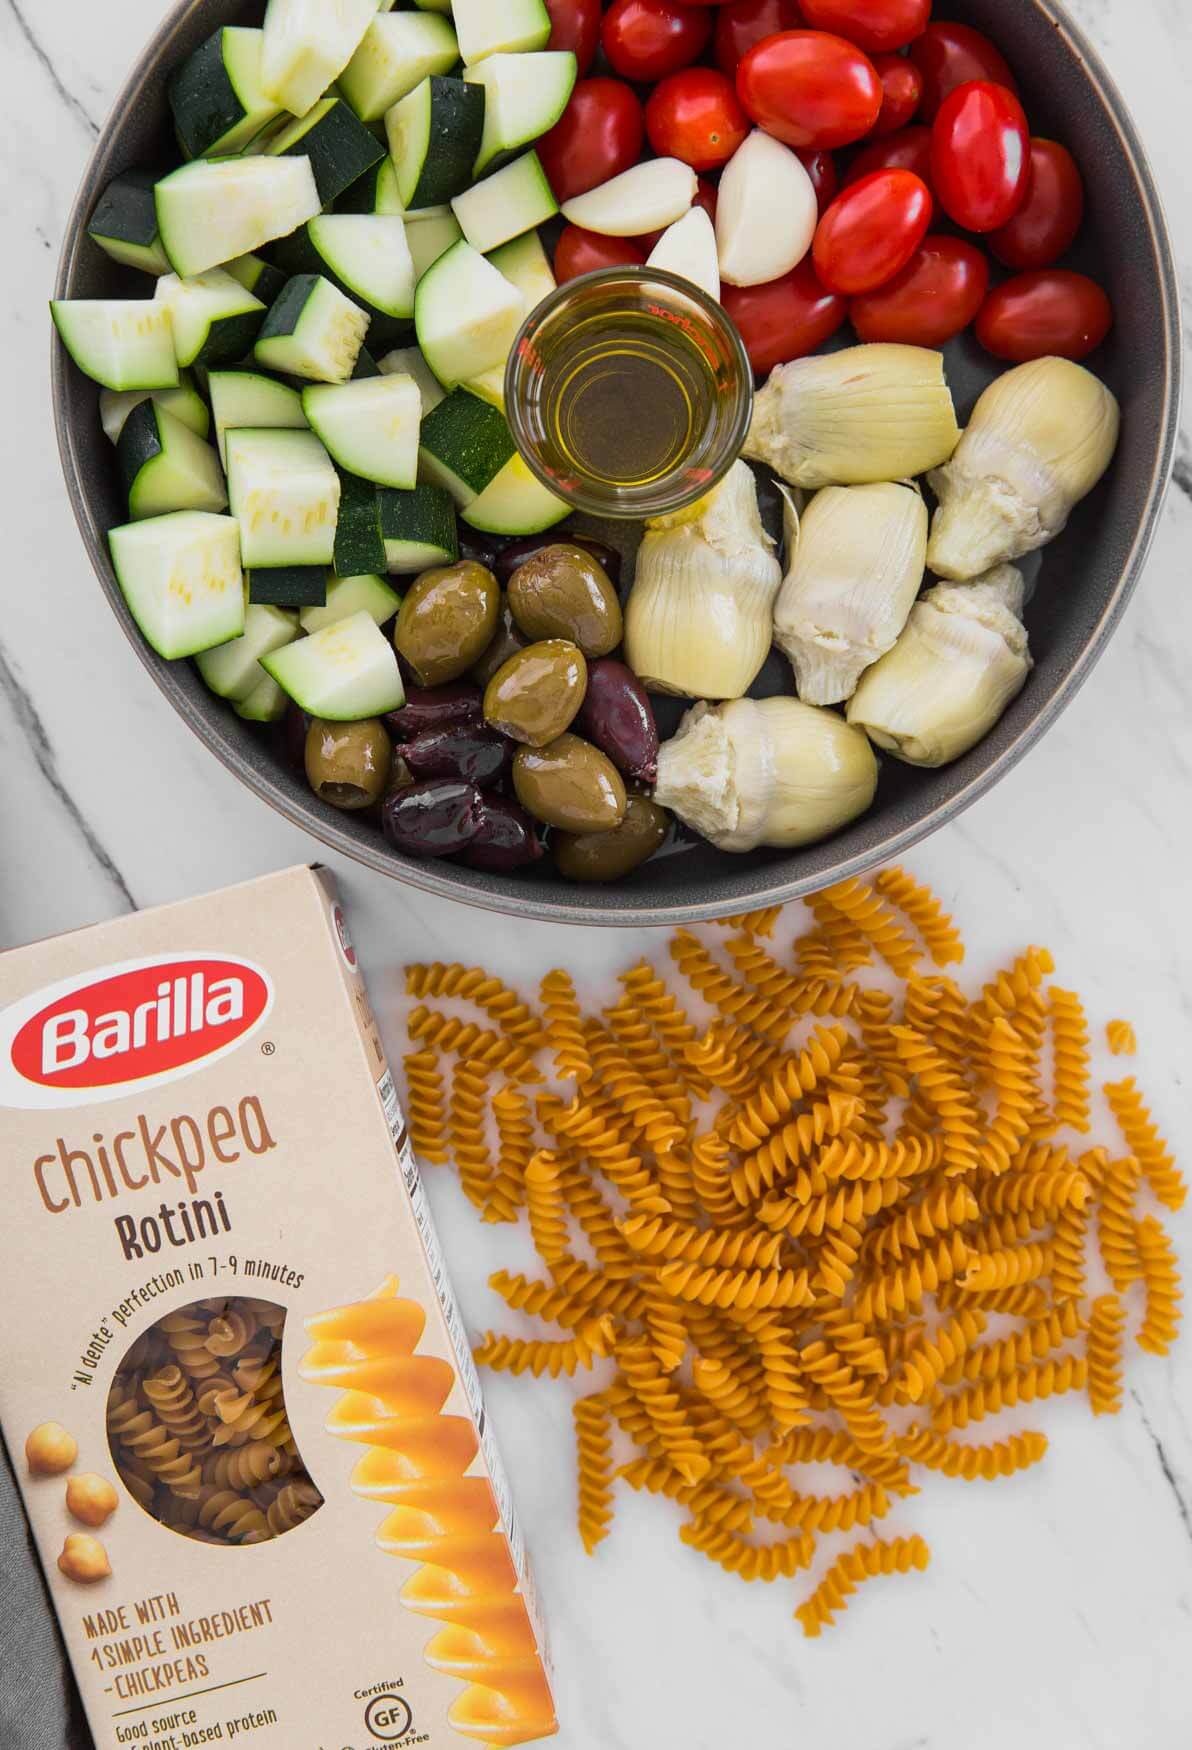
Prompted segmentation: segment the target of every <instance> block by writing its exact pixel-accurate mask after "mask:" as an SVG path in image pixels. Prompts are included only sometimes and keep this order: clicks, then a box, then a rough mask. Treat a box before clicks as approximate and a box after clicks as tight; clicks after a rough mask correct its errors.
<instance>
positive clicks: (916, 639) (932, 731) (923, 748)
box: [848, 565, 1034, 767]
mask: <svg viewBox="0 0 1192 1750" xmlns="http://www.w3.org/2000/svg"><path fill="white" fill-rule="evenodd" d="M1024 595H1025V585H1024V582H1023V577H1022V573H1021V572H1020V571H1019V570H1018V569H1017V567H1016V566H1013V565H999V566H997V567H996V568H995V569H994V570H992V571H990V572H988V573H987V574H986V575H985V576H984V577H981V578H978V579H977V580H976V581H974V582H972V583H965V584H938V585H937V586H936V587H935V588H934V589H930V590H928V592H927V594H926V595H925V596H924V597H923V599H922V600H921V601H919V602H917V603H916V604H915V606H914V607H913V608H912V610H911V614H910V618H909V619H908V621H907V624H906V629H905V630H904V632H903V634H902V636H901V638H899V640H898V642H897V644H896V645H895V646H894V648H893V650H891V651H890V652H889V654H888V655H886V656H883V657H882V659H881V661H880V662H877V663H875V664H874V666H873V667H872V668H871V669H869V670H868V671H867V672H866V673H865V675H864V676H863V677H862V679H861V684H860V685H859V686H858V688H857V690H856V692H855V693H854V694H853V697H852V699H851V700H850V702H849V707H848V720H849V722H850V723H852V724H855V725H857V726H858V727H859V728H862V729H864V730H865V732H866V734H867V735H868V736H869V738H870V739H871V740H872V741H873V742H875V743H876V745H877V746H878V747H880V748H883V749H885V750H886V751H887V752H889V753H892V754H894V755H895V756H896V757H897V758H898V759H900V760H904V761H905V762H906V763H907V764H908V765H914V766H932V767H934V766H944V765H948V764H950V763H951V761H953V760H955V759H959V758H960V756H961V754H964V753H967V752H968V751H969V749H970V748H972V747H975V746H976V744H977V743H978V742H979V741H981V740H982V739H983V738H984V737H985V736H986V735H988V733H989V731H990V730H991V729H992V728H993V727H994V725H995V724H996V723H997V722H998V721H999V719H1000V718H1001V717H1002V715H1003V713H1004V712H1005V710H1006V707H1007V706H1008V705H1009V704H1010V702H1011V701H1012V700H1013V699H1015V698H1016V697H1017V696H1018V694H1019V693H1020V692H1021V691H1022V689H1023V687H1024V686H1025V685H1026V680H1027V676H1028V675H1029V674H1030V671H1031V669H1032V667H1033V666H1034V664H1033V662H1032V660H1031V655H1030V648H1029V643H1028V639H1027V633H1026V628H1025V626H1024V625H1023V624H1022V618H1021V615H1022V606H1023V599H1024Z"/></svg>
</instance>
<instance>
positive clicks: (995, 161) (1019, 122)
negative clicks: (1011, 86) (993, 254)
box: [931, 79, 1030, 232]
mask: <svg viewBox="0 0 1192 1750" xmlns="http://www.w3.org/2000/svg"><path fill="white" fill-rule="evenodd" d="M1029 168H1030V133H1029V130H1028V128H1027V122H1026V116H1025V114H1024V113H1023V108H1022V105H1021V104H1020V103H1019V101H1018V99H1017V98H1016V97H1015V95H1014V93H1013V92H1012V91H1007V90H1006V88H1005V86H1004V85H991V84H990V83H989V81H988V80H984V79H977V80H974V81H973V83H972V84H970V85H959V86H957V88H956V90H955V91H954V92H953V93H952V94H951V96H950V97H945V99H944V101H943V103H942V104H941V105H940V112H939V114H938V115H937V116H936V118H935V121H934V122H933V124H932V128H931V184H932V187H933V188H934V190H935V195H936V199H937V200H938V201H939V203H940V205H941V206H942V207H943V209H944V211H945V212H946V213H947V215H948V217H949V218H950V219H952V220H954V221H955V223H956V224H958V225H962V226H963V227H964V229H965V230H966V231H977V232H983V231H996V230H997V229H998V228H999V226H1001V225H1004V224H1006V223H1007V221H1008V220H1010V219H1012V218H1013V217H1014V214H1015V213H1016V212H1017V211H1018V209H1019V207H1020V206H1021V205H1022V201H1023V196H1024V195H1025V193H1026V179H1027V172H1028V170H1029Z"/></svg>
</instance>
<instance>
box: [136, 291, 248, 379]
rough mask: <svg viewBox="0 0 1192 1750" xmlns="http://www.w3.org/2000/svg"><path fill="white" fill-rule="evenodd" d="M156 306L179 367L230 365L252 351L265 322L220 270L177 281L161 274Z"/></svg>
mask: <svg viewBox="0 0 1192 1750" xmlns="http://www.w3.org/2000/svg"><path fill="white" fill-rule="evenodd" d="M155 296H156V298H157V301H158V303H160V304H163V305H164V306H165V308H166V309H167V310H168V311H169V313H170V327H171V330H172V331H173V335H174V353H175V355H176V357H177V359H178V363H179V364H180V365H182V366H184V367H185V366H187V365H203V366H205V367H206V368H207V369H208V370H210V369H212V368H213V367H214V366H216V365H227V364H234V363H235V361H236V360H237V359H242V358H244V357H245V355H246V354H247V353H250V352H251V351H252V348H253V342H254V341H255V340H256V338H257V335H258V334H259V333H260V332H261V324H262V323H263V322H264V320H265V314H266V311H265V306H264V304H263V303H262V302H261V300H260V298H258V297H255V296H254V295H253V293H252V292H246V291H245V289H244V287H243V286H242V285H241V284H240V282H239V280H237V279H234V278H233V276H232V275H231V274H230V273H225V272H224V270H223V268H221V267H213V268H210V269H209V270H208V271H207V272H206V273H201V274H196V275H195V277H194V278H193V279H188V280H181V279H179V278H178V275H177V274H176V273H167V274H163V275H162V277H161V279H159V280H158V282H157V292H156V294H155Z"/></svg>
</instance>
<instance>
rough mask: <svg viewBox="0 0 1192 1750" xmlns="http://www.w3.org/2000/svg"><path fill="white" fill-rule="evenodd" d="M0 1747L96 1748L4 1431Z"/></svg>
mask: <svg viewBox="0 0 1192 1750" xmlns="http://www.w3.org/2000/svg"><path fill="white" fill-rule="evenodd" d="M0 1750H93V1744H92V1739H91V1734H90V1732H89V1731H88V1730H87V1723H86V1718H85V1716H84V1714H83V1708H82V1703H81V1702H80V1701H79V1696H78V1691H77V1690H76V1689H75V1686H74V1679H73V1678H72V1676H71V1674H70V1665H69V1662H68V1660H67V1657H66V1650H65V1648H64V1647H63V1645H62V1637H61V1636H60V1635H59V1633H58V1624H57V1622H56V1620H55V1618H54V1611H53V1607H52V1606H51V1604H50V1597H49V1593H48V1592H47V1590H46V1585H45V1581H44V1580H43V1579H42V1575H41V1568H40V1566H39V1564H38V1560H37V1556H36V1555H35V1554H34V1550H33V1540H32V1538H31V1536H30V1534H29V1526H28V1522H27V1521H26V1519H25V1514H24V1510H23V1508H22V1506H21V1498H20V1494H19V1492H18V1490H17V1486H16V1481H15V1479H14V1477H13V1474H12V1468H11V1466H10V1464H9V1461H8V1454H7V1452H6V1451H5V1448H4V1442H3V1439H2V1438H0Z"/></svg>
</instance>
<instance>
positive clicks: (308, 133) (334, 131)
mask: <svg viewBox="0 0 1192 1750" xmlns="http://www.w3.org/2000/svg"><path fill="white" fill-rule="evenodd" d="M319 111H321V112H322V113H321V114H320V113H318V112H319ZM312 114H313V115H314V118H315V119H314V120H313V121H312V120H311V117H310V116H306V117H305V118H304V119H303V120H302V121H299V122H295V123H294V125H293V126H292V127H290V128H287V129H286V130H285V132H284V133H283V134H281V135H279V136H278V138H277V140H276V141H271V142H270V148H269V149H270V151H271V152H272V153H273V154H274V155H275V156H277V157H285V156H293V155H298V156H305V157H307V158H309V159H310V164H311V169H312V170H313V171H314V173H315V186H316V187H317V188H318V191H319V199H320V200H321V201H322V203H323V206H324V208H326V207H330V206H331V205H332V203H333V202H335V201H337V200H338V199H339V197H340V195H341V194H343V192H344V191H345V189H348V188H351V187H352V185H353V183H355V182H357V181H359V179H360V178H361V177H362V176H364V175H366V174H367V173H368V171H370V170H371V169H372V168H373V167H374V166H375V165H378V164H379V163H380V162H381V160H382V159H383V158H384V157H385V148H384V147H383V146H382V145H381V143H380V142H379V141H378V140H377V139H376V138H375V137H374V136H373V135H372V134H371V133H370V132H369V130H368V128H366V127H365V125H364V123H363V122H362V121H361V120H360V118H359V117H358V116H357V115H356V114H355V113H354V111H353V110H351V109H350V108H349V107H348V105H347V104H346V103H344V102H343V101H342V99H340V98H329V99H327V100H326V102H325V103H323V104H316V105H315V110H314V111H312ZM283 142H284V144H283Z"/></svg>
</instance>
